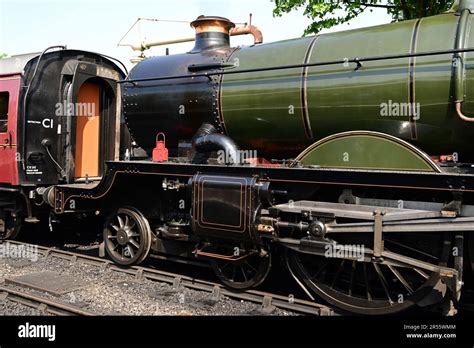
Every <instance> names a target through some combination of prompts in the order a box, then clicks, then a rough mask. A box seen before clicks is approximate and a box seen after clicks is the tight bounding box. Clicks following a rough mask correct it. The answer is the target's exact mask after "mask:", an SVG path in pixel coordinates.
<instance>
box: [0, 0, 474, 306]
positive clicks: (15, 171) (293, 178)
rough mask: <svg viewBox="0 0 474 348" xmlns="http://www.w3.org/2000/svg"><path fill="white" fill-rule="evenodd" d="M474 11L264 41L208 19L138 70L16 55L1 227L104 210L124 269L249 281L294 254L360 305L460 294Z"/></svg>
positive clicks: (466, 227) (312, 279) (469, 243)
mask: <svg viewBox="0 0 474 348" xmlns="http://www.w3.org/2000/svg"><path fill="white" fill-rule="evenodd" d="M473 12H474V1H461V2H460V5H459V9H458V10H457V11H456V12H450V13H445V14H442V15H439V16H434V17H428V18H422V19H418V20H412V21H404V22H400V23H392V24H388V25H382V26H377V27H371V28H364V29H357V30H351V31H346V32H339V33H331V34H323V35H317V36H313V37H304V38H300V39H294V40H287V41H281V42H275V43H270V44H255V45H252V46H248V47H231V46H230V39H229V32H230V30H232V28H234V24H233V23H232V22H231V21H229V20H228V19H226V18H222V17H204V16H201V17H198V19H196V20H195V21H194V22H192V26H193V27H194V28H195V30H196V40H195V47H194V48H193V49H192V50H191V51H190V52H188V53H186V54H178V55H169V56H163V57H153V58H148V59H145V60H144V61H142V62H140V63H139V64H137V65H136V66H135V67H134V68H133V70H132V71H131V72H130V73H129V74H124V72H123V71H122V69H121V68H120V67H119V65H118V63H117V62H114V61H113V60H112V59H111V58H108V57H105V56H102V55H99V54H95V53H90V52H82V51H73V50H67V49H57V48H56V50H47V51H45V52H43V53H42V54H40V55H36V56H34V57H20V58H21V59H20V58H19V57H17V58H16V59H15V58H10V59H4V60H2V61H1V62H0V67H1V70H0V98H1V99H0V101H1V102H0V107H1V114H0V127H1V128H0V183H1V184H0V185H1V186H0V214H1V215H0V221H1V223H0V231H1V232H2V233H3V236H4V238H13V237H15V235H16V234H17V233H18V232H19V231H20V229H21V227H22V226H23V225H24V224H31V223H37V222H39V221H40V220H44V219H48V218H50V219H51V218H53V219H55V220H58V219H59V220H61V219H64V218H66V217H73V218H74V217H77V216H84V215H87V216H99V217H103V220H104V232H103V238H104V248H105V250H106V251H107V254H108V255H109V256H110V258H111V259H112V260H113V261H114V262H116V263H117V264H119V265H122V266H129V265H133V264H138V263H140V262H142V261H143V260H145V259H146V258H147V257H148V256H149V255H150V253H153V254H154V255H157V256H159V257H162V258H167V259H171V260H174V261H182V262H187V260H194V259H199V260H205V261H209V262H210V264H211V266H212V268H213V269H214V271H215V274H216V276H217V277H218V278H219V279H220V280H221V281H222V282H223V283H224V284H225V285H226V286H228V287H231V288H233V289H247V288H251V287H256V286H258V285H260V284H262V282H264V281H265V279H266V277H267V275H268V273H269V271H270V269H271V267H272V264H275V263H276V262H282V264H283V265H284V266H285V267H286V268H287V269H288V271H289V272H290V274H291V276H292V277H294V278H295V280H296V281H297V283H298V284H299V285H300V286H301V287H302V288H303V289H304V291H305V292H306V293H307V294H308V296H310V297H311V298H312V299H314V300H317V299H320V298H322V299H324V300H325V301H327V302H329V303H330V304H332V305H334V306H336V307H338V308H340V309H342V310H345V311H349V312H353V313H358V314H376V315H379V314H390V313H397V312H400V311H403V310H406V309H408V308H411V307H414V306H420V307H427V306H433V305H440V304H442V306H443V308H447V309H448V310H454V309H455V307H456V304H457V303H458V301H459V300H460V298H461V296H462V295H463V291H464V290H465V287H466V286H468V285H469V282H470V281H471V278H472V275H473V271H474V258H473V256H474V238H473V236H472V233H473V231H474V148H473V146H472V139H473V136H474V123H473V122H474V116H469V115H472V113H473V110H472V109H473V104H472V100H474V94H473V93H474V92H473V91H474V75H473V71H472V66H471V65H472V63H473V62H474V56H473V52H474V36H473V35H471V33H470V28H471V27H472V22H473V20H474V17H473V16H472V13H473ZM2 122H3V123H2Z"/></svg>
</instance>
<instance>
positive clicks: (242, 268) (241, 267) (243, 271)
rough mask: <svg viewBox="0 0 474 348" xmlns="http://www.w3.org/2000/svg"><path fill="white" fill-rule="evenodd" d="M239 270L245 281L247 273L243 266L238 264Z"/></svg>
mask: <svg viewBox="0 0 474 348" xmlns="http://www.w3.org/2000/svg"><path fill="white" fill-rule="evenodd" d="M240 270H241V271H242V275H243V276H244V279H245V281H246V282H247V281H248V279H247V275H246V274H245V269H244V266H240Z"/></svg>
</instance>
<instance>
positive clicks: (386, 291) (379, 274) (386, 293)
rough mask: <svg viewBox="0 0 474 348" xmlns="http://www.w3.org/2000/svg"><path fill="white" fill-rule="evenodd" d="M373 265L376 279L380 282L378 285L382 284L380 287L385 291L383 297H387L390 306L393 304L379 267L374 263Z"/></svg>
mask: <svg viewBox="0 0 474 348" xmlns="http://www.w3.org/2000/svg"><path fill="white" fill-rule="evenodd" d="M373 265H374V268H375V272H376V273H377V275H378V277H379V280H380V283H382V287H383V290H384V291H385V295H386V296H387V300H388V302H390V304H392V303H393V301H392V298H391V297H390V293H389V291H388V286H387V281H386V279H385V277H384V275H383V273H382V270H381V269H380V267H379V265H377V264H376V263H373Z"/></svg>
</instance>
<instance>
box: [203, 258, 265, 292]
mask: <svg viewBox="0 0 474 348" xmlns="http://www.w3.org/2000/svg"><path fill="white" fill-rule="evenodd" d="M211 264H212V268H213V270H214V273H215V274H216V275H217V277H218V278H219V279H220V281H221V282H222V283H224V284H225V285H226V286H228V287H230V288H233V289H237V290H243V289H249V288H252V287H256V286H258V285H260V284H262V283H263V282H264V281H265V279H266V277H267V275H268V273H269V272H270V268H271V254H270V253H268V254H267V255H265V256H260V255H259V254H258V253H255V254H251V255H249V256H247V257H246V258H244V259H243V260H240V261H225V260H212V262H211Z"/></svg>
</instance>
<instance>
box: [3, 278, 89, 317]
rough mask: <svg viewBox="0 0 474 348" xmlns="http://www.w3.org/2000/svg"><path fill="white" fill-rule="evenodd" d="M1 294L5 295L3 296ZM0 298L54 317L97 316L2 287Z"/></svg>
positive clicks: (68, 305)
mask: <svg viewBox="0 0 474 348" xmlns="http://www.w3.org/2000/svg"><path fill="white" fill-rule="evenodd" d="M1 293H3V295H2V294H1ZM0 297H1V298H3V299H8V300H10V301H13V302H17V303H20V304H22V305H25V306H28V307H32V308H35V309H38V310H40V311H42V312H48V313H51V314H54V315H80V316H93V315H96V314H95V313H93V312H91V311H88V310H85V309H82V308H79V307H76V306H74V305H70V304H67V303H65V302H60V301H55V300H52V299H49V298H46V297H42V296H38V295H34V294H32V293H28V292H24V291H19V290H16V289H13V288H10V287H7V286H2V285H0Z"/></svg>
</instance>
